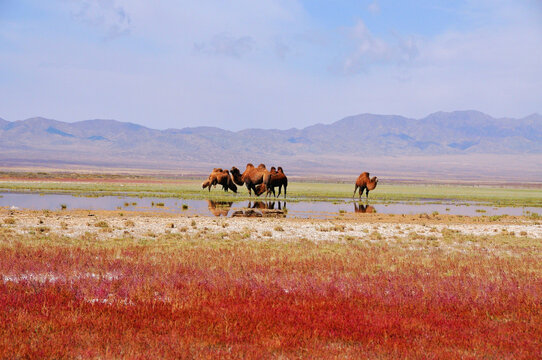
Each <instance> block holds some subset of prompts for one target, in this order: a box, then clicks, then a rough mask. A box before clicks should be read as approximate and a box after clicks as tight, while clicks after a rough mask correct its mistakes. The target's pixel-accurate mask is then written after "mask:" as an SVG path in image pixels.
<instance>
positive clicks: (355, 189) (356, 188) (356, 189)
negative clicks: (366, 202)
mask: <svg viewBox="0 0 542 360" xmlns="http://www.w3.org/2000/svg"><path fill="white" fill-rule="evenodd" d="M355 186H356V187H355V188H354V195H352V199H353V198H355V197H356V191H358V184H356V185H355ZM360 197H361V195H360Z"/></svg>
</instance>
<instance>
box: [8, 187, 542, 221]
mask: <svg viewBox="0 0 542 360" xmlns="http://www.w3.org/2000/svg"><path fill="white" fill-rule="evenodd" d="M0 207H7V208H12V209H34V210H61V209H64V208H65V209H84V210H119V211H122V210H127V211H154V212H166V213H184V214H187V215H200V216H224V217H232V216H244V217H261V216H266V217H267V216H276V217H295V218H332V217H336V216H337V215H340V214H350V215H353V214H368V213H381V214H411V215H412V214H423V213H427V214H433V213H435V212H438V213H439V214H452V215H464V216H481V215H488V216H494V215H518V216H519V215H525V214H527V212H535V213H536V212H541V210H540V209H539V208H536V207H493V206H491V205H480V204H475V203H466V202H461V203H459V202H453V201H449V202H445V203H443V202H438V203H436V202H435V201H416V202H407V201H403V202H394V203H370V204H366V203H363V202H355V201H352V200H351V199H344V200H342V201H335V202H327V201H316V202H312V201H299V202H297V201H296V202H291V201H290V202H288V201H235V202H234V201H227V202H225V201H213V200H191V199H180V198H139V197H135V196H121V197H117V196H102V197H80V196H74V195H66V194H38V193H15V192H3V193H0Z"/></svg>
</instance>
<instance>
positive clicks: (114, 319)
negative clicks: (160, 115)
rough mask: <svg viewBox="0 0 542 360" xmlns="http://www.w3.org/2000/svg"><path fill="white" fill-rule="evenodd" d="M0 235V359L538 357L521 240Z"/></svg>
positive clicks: (532, 245) (535, 287) (536, 314)
mask: <svg viewBox="0 0 542 360" xmlns="http://www.w3.org/2000/svg"><path fill="white" fill-rule="evenodd" d="M1 230H2V229H0V245H1V246H0V274H2V275H3V277H4V280H3V281H1V282H0V358H2V359H4V358H8V359H9V358H39V359H44V358H56V359H58V358H107V359H112V358H254V359H260V358H301V357H306V358H324V359H325V358H370V359H407V358H408V359H411V358H419V359H426V358H434V359H458V358H463V359H471V358H472V359H474V358H487V359H534V358H541V357H542V277H541V276H540V275H541V274H542V261H541V257H542V256H541V251H540V244H539V241H536V240H532V239H531V240H529V239H525V240H524V241H521V242H517V243H514V242H513V241H512V240H511V238H509V237H506V236H500V237H495V238H494V239H490V238H484V239H473V238H471V239H470V240H468V241H467V240H465V239H458V242H457V244H456V245H454V246H447V245H446V243H445V242H444V241H442V242H440V243H438V244H436V245H435V244H429V242H428V243H427V244H425V243H423V242H422V243H416V244H412V243H408V242H400V241H397V242H391V243H388V242H386V241H377V242H361V241H351V242H346V243H345V242H343V243H320V244H315V243H313V242H310V241H306V240H305V241H303V240H300V241H298V242H290V243H288V242H282V241H277V240H273V239H270V240H264V241H258V242H257V241H247V240H242V239H232V238H229V239H228V238H227V237H226V238H225V239H218V238H217V237H216V236H215V235H213V234H209V235H202V237H200V238H196V237H191V238H190V237H189V236H187V235H176V236H173V235H170V236H164V237H159V238H156V239H155V240H153V241H143V240H137V239H130V238H127V239H119V240H111V241H92V240H88V239H75V240H74V239H67V238H62V237H60V236H56V235H48V236H46V235H14V234H13V233H12V232H10V231H1ZM4 230H5V228H4ZM221 237H224V235H221ZM232 237H233V236H232ZM448 241H452V242H453V239H448ZM434 242H435V241H433V243H434Z"/></svg>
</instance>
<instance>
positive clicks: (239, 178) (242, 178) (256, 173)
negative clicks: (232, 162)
mask: <svg viewBox="0 0 542 360" xmlns="http://www.w3.org/2000/svg"><path fill="white" fill-rule="evenodd" d="M230 173H231V175H232V178H233V181H234V182H235V183H236V184H237V185H239V186H243V185H246V187H247V189H248V195H249V196H252V191H254V194H255V195H256V196H260V195H261V194H262V193H263V192H264V191H265V190H266V189H267V187H268V186H269V180H270V179H271V174H270V173H269V171H267V169H266V168H265V165H264V164H260V165H258V167H254V165H252V164H251V163H248V164H247V167H246V169H245V171H244V172H243V173H242V174H241V172H240V171H239V169H238V168H236V167H235V166H234V167H232V168H231V170H230ZM259 184H262V186H261V187H260V189H261V192H259V191H257V190H256V185H259Z"/></svg>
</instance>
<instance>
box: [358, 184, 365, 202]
mask: <svg viewBox="0 0 542 360" xmlns="http://www.w3.org/2000/svg"><path fill="white" fill-rule="evenodd" d="M364 191H365V186H360V187H359V200H360V201H361V196H362V195H363V192H364Z"/></svg>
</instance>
